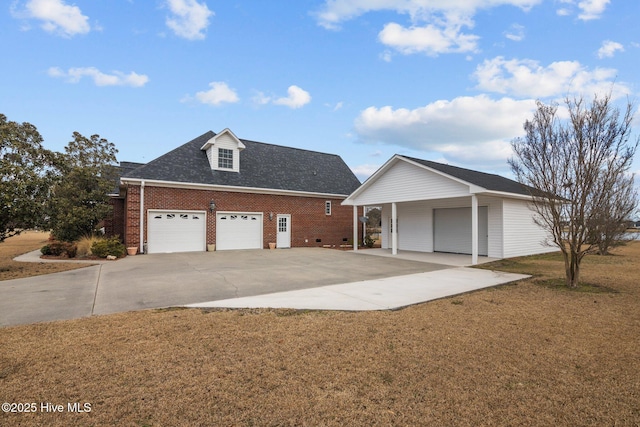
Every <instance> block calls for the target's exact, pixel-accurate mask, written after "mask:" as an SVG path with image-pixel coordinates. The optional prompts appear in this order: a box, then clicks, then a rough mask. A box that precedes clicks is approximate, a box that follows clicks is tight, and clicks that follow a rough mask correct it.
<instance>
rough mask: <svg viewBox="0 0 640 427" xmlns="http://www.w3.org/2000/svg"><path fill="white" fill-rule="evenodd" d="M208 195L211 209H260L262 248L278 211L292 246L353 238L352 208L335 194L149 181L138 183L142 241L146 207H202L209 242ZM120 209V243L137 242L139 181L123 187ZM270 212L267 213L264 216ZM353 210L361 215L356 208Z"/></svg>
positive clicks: (212, 230) (272, 237)
mask: <svg viewBox="0 0 640 427" xmlns="http://www.w3.org/2000/svg"><path fill="white" fill-rule="evenodd" d="M211 200H214V201H215V204H216V211H237V212H262V213H263V247H265V248H268V244H269V242H275V241H276V233H277V220H276V216H277V215H278V214H290V215H291V246H292V247H305V246H306V247H314V246H323V245H332V246H334V245H335V246H339V245H341V244H346V243H349V244H351V243H352V240H353V207H352V206H341V205H340V203H341V202H342V200H343V199H340V198H333V199H332V198H326V199H325V198H315V197H297V196H279V195H266V194H255V193H235V192H225V191H208V190H188V189H178V188H166V187H150V186H145V188H144V208H145V230H144V232H145V234H144V235H145V240H146V232H147V230H146V222H147V218H146V212H147V210H149V209H167V210H199V211H202V210H204V211H207V244H212V243H215V241H216V215H215V213H213V214H211V213H210V212H209V203H210V202H211ZM326 201H331V215H325V202H326ZM125 209H126V221H125V222H126V233H125V244H126V245H127V246H139V244H140V187H139V186H128V188H127V198H126V203H125ZM271 213H273V217H272V219H271V220H270V219H269V216H270V214H271ZM359 215H362V211H361V210H360V212H359ZM358 228H359V235H360V239H362V230H361V228H360V227H358ZM318 239H319V240H320V241H319V242H318V241H317V240H318ZM345 239H346V240H345Z"/></svg>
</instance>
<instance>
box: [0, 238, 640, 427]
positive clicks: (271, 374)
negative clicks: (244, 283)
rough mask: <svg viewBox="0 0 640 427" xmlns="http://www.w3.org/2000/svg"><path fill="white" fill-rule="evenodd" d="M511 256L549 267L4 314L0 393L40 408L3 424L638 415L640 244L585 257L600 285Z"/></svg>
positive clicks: (508, 264)
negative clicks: (403, 294)
mask: <svg viewBox="0 0 640 427" xmlns="http://www.w3.org/2000/svg"><path fill="white" fill-rule="evenodd" d="M500 265H501V268H503V269H508V270H510V271H518V272H531V273H534V274H535V275H536V277H535V278H534V279H531V280H526V281H522V282H518V283H516V284H512V285H505V286H502V287H498V288H492V289H487V290H481V291H477V292H474V293H470V294H466V295H461V296H456V297H452V298H447V299H442V300H439V301H434V302H430V303H426V304H420V305H416V306H413V307H409V308H406V309H403V310H398V311H384V312H365V313H347V312H301V311H289V310H215V311H201V310H151V311H142V312H135V313H125V314H118V315H110V316H102V317H93V318H87V319H81V320H73V321H62V322H54V323H45V324H37V325H31V326H18V327H10V328H3V329H0V400H1V401H2V402H23V403H25V402H36V403H37V405H38V413H35V414H34V413H28V414H24V413H23V414H15V413H0V425H3V426H4V425H7V426H9V425H11V426H13V425H24V426H30V425H42V426H111V425H122V426H177V425H190V426H214V425H221V426H346V425H349V426H378V425H379V426H388V425H403V426H404V425H406V426H417V425H428V426H430V425H433V426H507V425H508V426H556V425H561V426H638V425H640V286H639V285H640V243H633V244H630V245H629V246H627V247H624V248H620V249H618V250H617V251H616V255H615V256H608V257H596V256H592V257H588V258H587V259H586V260H585V262H584V267H583V277H584V280H585V281H586V282H588V283H590V284H591V285H595V286H590V287H587V288H585V289H582V290H581V291H567V290H565V289H561V288H554V287H553V286H549V282H548V281H547V280H548V279H553V278H559V277H561V276H562V263H561V261H560V259H559V257H558V256H557V255H545V256H539V257H529V258H523V259H518V260H509V261H502V262H500ZM176 285H178V284H176ZM41 402H51V403H54V404H63V405H65V407H64V409H65V412H64V413H55V414H54V413H42V412H41V411H40V406H39V405H40V404H41ZM68 402H80V403H84V402H88V403H90V404H91V412H90V413H80V414H77V413H68V412H66V410H67V407H66V405H67V403H68Z"/></svg>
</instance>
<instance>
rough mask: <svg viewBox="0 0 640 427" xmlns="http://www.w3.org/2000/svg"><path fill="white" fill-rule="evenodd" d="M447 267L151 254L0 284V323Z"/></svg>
mask: <svg viewBox="0 0 640 427" xmlns="http://www.w3.org/2000/svg"><path fill="white" fill-rule="evenodd" d="M446 268H450V266H446V265H439V264H432V263H425V262H418V261H410V260H403V259H391V258H384V257H377V256H367V255H362V254H357V253H353V252H349V251H347V252H343V251H336V250H330V249H321V248H296V249H287V250H275V251H269V250H252V251H220V252H195V253H181V254H156V255H139V256H133V257H126V258H124V259H121V260H118V261H113V262H106V263H102V264H100V265H96V266H91V267H87V268H83V269H79V270H73V271H69V272H63V273H56V274H50V275H46V276H36V277H31V278H27V279H17V280H8V281H3V282H0V326H9V325H18V324H26V323H35V322H42V321H52V320H62V319H73V318H79V317H85V316H91V315H99V314H109V313H116V312H124V311H131V310H140V309H147V308H158V307H168V306H182V305H188V304H193V303H199V302H204V301H217V300H228V299H235V298H241V297H250V296H256V295H264V294H271V293H279V292H284V291H295V290H301V289H308V288H318V287H322V286H327V285H336V284H344V283H353V282H360V281H365V280H376V279H380V278H385V277H395V276H404V275H409V274H414V273H424V272H429V271H435V270H442V269H446Z"/></svg>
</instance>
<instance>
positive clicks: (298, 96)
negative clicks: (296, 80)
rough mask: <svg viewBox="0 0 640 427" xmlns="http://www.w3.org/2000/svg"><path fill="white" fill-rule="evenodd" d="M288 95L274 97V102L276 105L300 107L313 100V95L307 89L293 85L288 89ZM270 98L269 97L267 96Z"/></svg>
mask: <svg viewBox="0 0 640 427" xmlns="http://www.w3.org/2000/svg"><path fill="white" fill-rule="evenodd" d="M287 94H288V95H287V96H286V97H282V98H278V99H274V100H273V101H272V102H273V103H274V104H276V105H284V106H286V107H289V108H294V109H295V108H300V107H302V106H304V105H306V104H308V103H309V102H311V95H310V94H309V92H307V91H306V90H304V89H302V88H300V87H298V86H296V85H292V86H289V89H287ZM267 99H268V98H267Z"/></svg>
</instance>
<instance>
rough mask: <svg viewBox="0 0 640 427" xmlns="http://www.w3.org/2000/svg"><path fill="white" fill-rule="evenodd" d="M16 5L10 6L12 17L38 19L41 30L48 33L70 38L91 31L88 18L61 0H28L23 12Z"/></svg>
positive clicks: (77, 8)
mask: <svg viewBox="0 0 640 427" xmlns="http://www.w3.org/2000/svg"><path fill="white" fill-rule="evenodd" d="M16 4H17V3H14V4H13V5H12V6H11V13H12V15H13V16H14V17H16V18H26V19H38V20H40V21H42V25H41V26H42V29H44V30H45V31H48V32H50V33H55V34H58V35H61V36H63V37H71V36H75V35H76V34H86V33H88V32H89V31H91V26H90V25H89V23H88V21H89V18H88V17H87V16H85V15H83V14H82V11H81V10H80V8H79V7H78V6H69V5H68V4H66V3H65V2H64V1H63V0H29V1H28V2H27V3H26V4H25V8H24V10H18V9H17V6H16Z"/></svg>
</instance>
